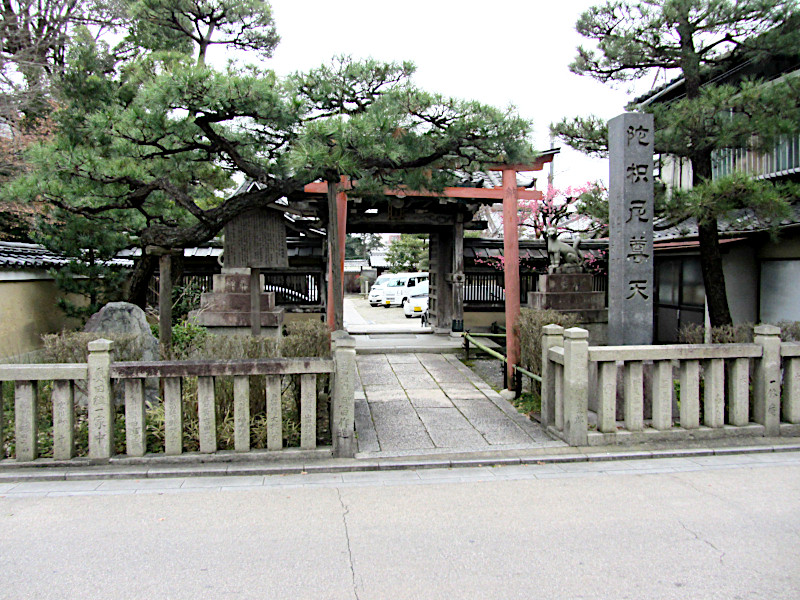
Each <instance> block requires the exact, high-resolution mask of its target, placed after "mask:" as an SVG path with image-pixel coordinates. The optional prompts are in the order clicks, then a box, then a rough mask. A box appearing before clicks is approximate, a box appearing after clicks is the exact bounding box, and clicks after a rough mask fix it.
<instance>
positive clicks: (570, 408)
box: [564, 327, 589, 446]
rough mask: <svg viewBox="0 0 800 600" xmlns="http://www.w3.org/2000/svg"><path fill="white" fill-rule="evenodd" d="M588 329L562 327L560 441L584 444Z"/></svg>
mask: <svg viewBox="0 0 800 600" xmlns="http://www.w3.org/2000/svg"><path fill="white" fill-rule="evenodd" d="M588 409H589V332H588V331H586V330H585V329H581V328H580V327H570V328H569V329H565V330H564V440H565V441H566V442H567V443H568V444H569V445H570V446H585V445H586V444H587V440H588V429H587V427H588V414H587V411H588Z"/></svg>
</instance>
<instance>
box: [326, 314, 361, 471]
mask: <svg viewBox="0 0 800 600" xmlns="http://www.w3.org/2000/svg"><path fill="white" fill-rule="evenodd" d="M331 341H332V343H333V360H334V362H335V364H336V367H335V368H336V371H335V372H334V374H333V398H332V399H331V402H332V410H331V412H332V413H333V415H332V419H331V437H332V438H333V440H332V441H333V455H334V456H337V457H340V458H352V457H353V456H355V452H356V440H355V410H356V407H355V385H356V341H355V340H354V339H353V338H352V337H351V336H350V334H348V333H347V332H346V331H343V330H339V331H334V332H333V333H332V334H331Z"/></svg>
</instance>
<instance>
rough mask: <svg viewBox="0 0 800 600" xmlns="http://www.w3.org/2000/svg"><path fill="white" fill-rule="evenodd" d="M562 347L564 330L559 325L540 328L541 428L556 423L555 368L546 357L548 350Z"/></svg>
mask: <svg viewBox="0 0 800 600" xmlns="http://www.w3.org/2000/svg"><path fill="white" fill-rule="evenodd" d="M563 345H564V328H563V327H562V326H561V325H545V326H544V327H542V392H541V398H542V427H544V428H547V427H548V426H550V425H555V422H556V412H555V411H556V381H555V368H554V367H553V364H552V363H551V362H550V360H549V359H548V357H547V353H548V352H549V351H550V348H555V347H561V346H563Z"/></svg>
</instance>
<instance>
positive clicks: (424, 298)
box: [403, 281, 428, 319]
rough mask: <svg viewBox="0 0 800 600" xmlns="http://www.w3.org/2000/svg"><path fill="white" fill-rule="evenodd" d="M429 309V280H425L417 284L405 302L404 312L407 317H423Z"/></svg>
mask: <svg viewBox="0 0 800 600" xmlns="http://www.w3.org/2000/svg"><path fill="white" fill-rule="evenodd" d="M427 310H428V282H427V281H423V282H422V283H420V284H419V285H417V286H416V289H415V290H414V293H413V294H411V297H410V298H408V300H406V301H405V302H403V314H405V316H406V319H411V318H414V317H422V315H423V314H424V313H425V312H426V311H427Z"/></svg>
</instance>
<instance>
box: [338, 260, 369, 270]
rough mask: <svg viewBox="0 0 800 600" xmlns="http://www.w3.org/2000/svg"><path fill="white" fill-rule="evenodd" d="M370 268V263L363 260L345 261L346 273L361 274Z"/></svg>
mask: <svg viewBox="0 0 800 600" xmlns="http://www.w3.org/2000/svg"><path fill="white" fill-rule="evenodd" d="M368 268H369V261H368V260H366V259H363V258H355V259H349V260H346V261H344V272H345V273H361V271H362V270H363V269H368Z"/></svg>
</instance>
